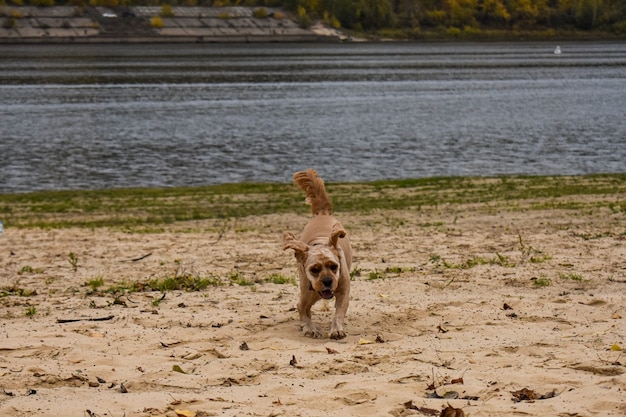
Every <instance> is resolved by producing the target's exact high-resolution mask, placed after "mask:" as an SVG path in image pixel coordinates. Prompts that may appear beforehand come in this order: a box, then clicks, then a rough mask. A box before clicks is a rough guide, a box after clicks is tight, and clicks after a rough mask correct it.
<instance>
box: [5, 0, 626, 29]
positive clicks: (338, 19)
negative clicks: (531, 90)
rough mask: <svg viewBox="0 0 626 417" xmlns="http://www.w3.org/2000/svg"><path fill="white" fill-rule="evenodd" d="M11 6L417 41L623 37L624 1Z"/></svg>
mask: <svg viewBox="0 0 626 417" xmlns="http://www.w3.org/2000/svg"><path fill="white" fill-rule="evenodd" d="M1 4H13V5H34V6H53V5H74V6H107V7H112V8H115V7H120V6H142V5H143V6H158V5H164V4H167V5H170V6H213V7H220V6H246V7H280V8H284V9H286V10H288V11H291V12H293V13H295V14H296V16H297V17H298V19H299V21H300V24H301V25H302V26H304V27H306V26H307V25H310V24H311V22H313V21H315V20H319V19H321V20H324V21H325V22H326V23H327V24H329V25H331V26H333V27H335V28H343V29H348V30H354V31H357V32H365V33H378V34H389V35H392V36H393V35H394V34H396V35H399V36H404V37H411V36H413V37H419V36H420V34H423V33H440V34H442V35H448V36H450V35H453V36H454V35H462V34H472V33H473V34H481V33H482V34H488V33H506V32H529V31H535V32H537V31H538V32H541V33H544V34H545V35H550V34H553V35H558V34H559V33H563V32H567V31H577V33H581V32H585V31H587V32H603V33H613V34H615V35H618V36H620V35H626V1H625V0H166V1H163V0H0V5H1Z"/></svg>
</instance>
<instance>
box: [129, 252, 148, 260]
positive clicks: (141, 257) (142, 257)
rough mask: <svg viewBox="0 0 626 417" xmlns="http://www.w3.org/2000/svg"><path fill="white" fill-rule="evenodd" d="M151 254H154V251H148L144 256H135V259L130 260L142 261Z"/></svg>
mask: <svg viewBox="0 0 626 417" xmlns="http://www.w3.org/2000/svg"><path fill="white" fill-rule="evenodd" d="M150 255H152V252H150V253H147V254H145V255H143V256H140V257H139V258H134V259H131V260H130V261H131V262H137V261H141V260H142V259H146V258H147V257H148V256H150Z"/></svg>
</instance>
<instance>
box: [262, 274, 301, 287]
mask: <svg viewBox="0 0 626 417" xmlns="http://www.w3.org/2000/svg"><path fill="white" fill-rule="evenodd" d="M263 281H264V282H269V283H272V284H278V285H284V284H291V285H296V278H295V277H287V276H285V275H282V274H272V275H270V276H269V277H267V278H266V279H264V280H263Z"/></svg>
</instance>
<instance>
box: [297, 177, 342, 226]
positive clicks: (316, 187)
mask: <svg viewBox="0 0 626 417" xmlns="http://www.w3.org/2000/svg"><path fill="white" fill-rule="evenodd" d="M293 182H294V183H295V184H296V185H297V186H298V187H300V189H301V190H302V191H304V192H305V193H306V203H307V204H310V205H311V213H313V214H314V215H318V214H328V215H330V214H332V213H333V206H332V204H330V200H329V199H328V194H326V188H325V187H324V180H322V179H321V178H319V177H318V176H317V172H316V171H315V170H314V169H309V170H307V171H300V172H296V173H295V174H293Z"/></svg>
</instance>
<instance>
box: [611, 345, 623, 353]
mask: <svg viewBox="0 0 626 417" xmlns="http://www.w3.org/2000/svg"><path fill="white" fill-rule="evenodd" d="M611 350H613V351H617V352H620V351H621V350H622V347H621V346H620V345H618V344H617V343H613V346H611Z"/></svg>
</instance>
